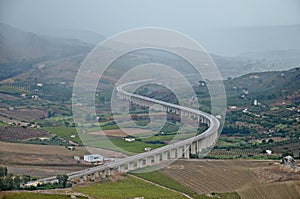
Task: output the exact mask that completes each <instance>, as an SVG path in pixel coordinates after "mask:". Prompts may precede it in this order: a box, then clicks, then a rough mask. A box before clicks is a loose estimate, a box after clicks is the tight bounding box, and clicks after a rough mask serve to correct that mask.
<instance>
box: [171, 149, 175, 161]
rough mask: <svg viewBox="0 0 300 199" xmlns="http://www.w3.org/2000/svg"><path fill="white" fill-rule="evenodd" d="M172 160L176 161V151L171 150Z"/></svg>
mask: <svg viewBox="0 0 300 199" xmlns="http://www.w3.org/2000/svg"><path fill="white" fill-rule="evenodd" d="M170 158H171V159H175V158H176V149H171V150H170Z"/></svg>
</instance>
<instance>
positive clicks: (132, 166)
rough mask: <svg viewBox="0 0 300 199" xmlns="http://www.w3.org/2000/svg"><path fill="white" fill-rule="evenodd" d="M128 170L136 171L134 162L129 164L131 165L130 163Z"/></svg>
mask: <svg viewBox="0 0 300 199" xmlns="http://www.w3.org/2000/svg"><path fill="white" fill-rule="evenodd" d="M128 170H129V171H132V170H134V162H129V163H128Z"/></svg>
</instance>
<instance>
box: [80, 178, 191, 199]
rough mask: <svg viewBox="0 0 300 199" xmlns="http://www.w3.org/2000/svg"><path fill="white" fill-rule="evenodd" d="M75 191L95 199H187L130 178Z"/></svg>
mask: <svg viewBox="0 0 300 199" xmlns="http://www.w3.org/2000/svg"><path fill="white" fill-rule="evenodd" d="M74 189H75V191H78V192H81V193H84V194H88V195H90V196H92V197H93V198H97V199H102V198H115V199H117V198H134V197H145V198H172V199H173V198H186V197H185V196H183V195H181V194H179V193H175V192H172V191H169V190H166V189H163V188H160V187H157V186H155V185H152V184H149V183H147V182H144V181H142V180H139V179H136V178H134V177H131V176H128V177H126V178H124V179H122V180H118V181H116V182H101V183H97V184H92V185H89V186H87V187H78V188H74Z"/></svg>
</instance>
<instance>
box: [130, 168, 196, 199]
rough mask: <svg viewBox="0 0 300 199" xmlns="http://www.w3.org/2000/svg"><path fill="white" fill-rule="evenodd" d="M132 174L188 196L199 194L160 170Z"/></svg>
mask: <svg viewBox="0 0 300 199" xmlns="http://www.w3.org/2000/svg"><path fill="white" fill-rule="evenodd" d="M133 175H135V176H138V177H141V178H143V179H145V180H149V181H151V182H154V183H156V184H159V185H162V186H165V187H167V188H170V189H173V190H176V191H180V192H183V193H185V194H187V195H189V196H192V197H197V196H199V195H198V194H197V193H196V192H194V191H192V190H190V189H189V188H187V187H185V186H183V185H182V184H180V183H178V182H176V181H175V180H173V179H172V178H170V177H168V176H166V175H165V174H163V173H161V172H160V171H152V172H148V173H134V174H133Z"/></svg>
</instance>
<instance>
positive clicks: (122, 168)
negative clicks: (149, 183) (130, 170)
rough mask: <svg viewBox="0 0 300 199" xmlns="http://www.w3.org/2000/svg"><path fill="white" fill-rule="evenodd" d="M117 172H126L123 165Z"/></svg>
mask: <svg viewBox="0 0 300 199" xmlns="http://www.w3.org/2000/svg"><path fill="white" fill-rule="evenodd" d="M118 170H119V172H120V173H124V172H125V171H126V170H125V165H120V166H119V168H118Z"/></svg>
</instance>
